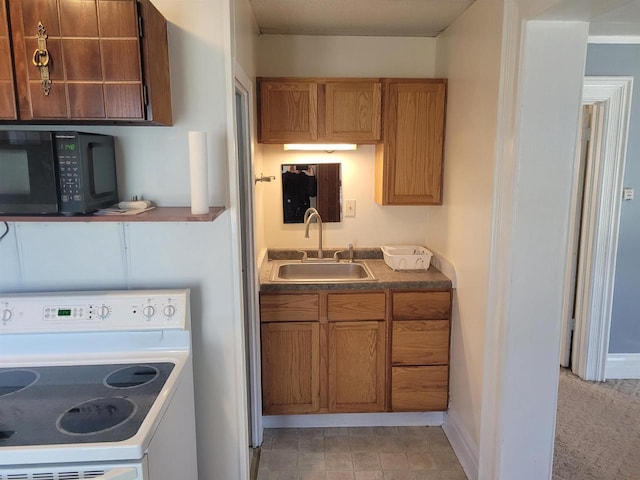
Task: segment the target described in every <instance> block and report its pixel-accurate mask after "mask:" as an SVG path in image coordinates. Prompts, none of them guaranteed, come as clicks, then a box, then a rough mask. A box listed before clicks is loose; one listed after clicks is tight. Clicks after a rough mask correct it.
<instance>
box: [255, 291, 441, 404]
mask: <svg viewBox="0 0 640 480" xmlns="http://www.w3.org/2000/svg"><path fill="white" fill-rule="evenodd" d="M396 296H397V298H396ZM396 300H397V305H394V302H395V301H396ZM450 304H451V293H450V292H449V291H445V292H441V291H438V292H433V291H410V292H406V291H402V292H395V291H393V290H379V291H368V292H353V291H330V292H326V291H317V292H304V293H303V292H299V293H296V292H283V293H280V292H278V293H270V292H269V293H266V292H263V293H262V294H261V295H260V311H261V327H262V332H261V336H262V397H263V398H262V400H263V412H264V414H266V415H283V414H301V413H360V412H384V411H428V410H438V411H440V410H446V408H447V402H448V371H449V370H448V363H449V314H450ZM395 317H397V318H398V319H402V320H395ZM409 318H410V320H408V319H409Z"/></svg>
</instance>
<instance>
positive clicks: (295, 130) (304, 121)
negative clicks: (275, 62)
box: [258, 81, 318, 143]
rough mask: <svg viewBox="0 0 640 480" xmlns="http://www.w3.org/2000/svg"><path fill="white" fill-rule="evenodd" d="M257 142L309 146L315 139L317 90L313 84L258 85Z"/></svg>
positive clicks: (316, 130)
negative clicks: (307, 144)
mask: <svg viewBox="0 0 640 480" xmlns="http://www.w3.org/2000/svg"><path fill="white" fill-rule="evenodd" d="M259 95H260V98H259V103H258V105H259V107H258V108H259V110H260V112H259V118H260V129H259V141H260V142H264V143H290V142H302V143H304V142H313V141H315V140H317V139H318V87H317V84H316V83H315V82H313V81H261V82H259Z"/></svg>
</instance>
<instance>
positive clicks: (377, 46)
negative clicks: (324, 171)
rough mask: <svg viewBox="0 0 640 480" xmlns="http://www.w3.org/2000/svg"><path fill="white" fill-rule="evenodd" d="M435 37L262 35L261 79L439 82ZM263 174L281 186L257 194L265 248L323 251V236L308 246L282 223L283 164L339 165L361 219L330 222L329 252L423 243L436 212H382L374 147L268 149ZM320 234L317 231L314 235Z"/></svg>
mask: <svg viewBox="0 0 640 480" xmlns="http://www.w3.org/2000/svg"><path fill="white" fill-rule="evenodd" d="M435 45H436V40H435V39H433V38H414V37H407V38H403V37H330V36H317V37H314V36H301V35H300V36H284V35H262V36H261V37H260V39H259V59H258V61H259V68H258V75H259V76H277V77H283V76H296V77H305V76H323V77H427V78H429V77H434V76H435ZM261 151H262V159H263V162H264V163H263V171H264V174H265V175H274V176H275V177H276V181H275V182H272V183H267V184H263V185H262V186H261V187H259V190H258V191H259V192H261V193H262V197H261V199H262V203H263V205H264V217H263V220H264V232H265V244H266V246H267V247H272V248H277V247H296V248H307V247H308V248H314V247H315V248H317V242H318V240H317V236H316V235H315V233H314V234H313V235H311V238H309V239H305V238H304V234H303V228H302V225H296V224H294V225H285V224H284V223H283V221H282V183H281V179H280V165H281V164H283V163H336V162H338V163H341V164H342V180H343V188H342V198H343V199H354V200H356V216H355V217H353V218H351V217H349V218H344V221H343V222H340V223H325V227H324V231H325V238H326V240H325V241H324V244H325V245H326V246H327V247H344V246H346V245H347V244H348V243H353V244H354V246H356V247H363V246H380V245H385V244H402V243H416V244H423V243H424V240H425V238H426V232H427V222H426V220H427V214H428V212H429V210H430V209H431V208H438V207H415V206H414V207H396V206H393V207H392V206H385V207H381V206H380V205H378V204H376V203H375V201H374V193H373V192H374V156H375V153H374V152H375V150H374V147H373V146H371V145H360V146H358V150H357V151H356V152H335V153H332V154H325V153H323V152H316V153H301V152H283V150H282V146H281V145H262V146H261ZM312 229H313V230H314V232H315V227H313V228H312Z"/></svg>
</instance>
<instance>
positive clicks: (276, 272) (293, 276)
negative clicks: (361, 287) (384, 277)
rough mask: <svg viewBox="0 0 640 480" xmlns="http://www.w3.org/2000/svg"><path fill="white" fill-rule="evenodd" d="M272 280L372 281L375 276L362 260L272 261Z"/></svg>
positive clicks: (315, 281) (374, 279)
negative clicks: (350, 261) (349, 261)
mask: <svg viewBox="0 0 640 480" xmlns="http://www.w3.org/2000/svg"><path fill="white" fill-rule="evenodd" d="M270 280H271V281H272V282H295V283H334V282H374V281H376V280H377V279H376V277H375V276H374V275H373V273H371V270H370V269H369V266H368V265H367V264H366V263H365V262H362V261H355V262H353V263H348V262H336V261H331V260H327V261H319V260H315V261H307V262H301V261H299V260H298V261H292V260H287V261H274V265H273V267H272V270H271V278H270Z"/></svg>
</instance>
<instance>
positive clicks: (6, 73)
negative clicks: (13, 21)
mask: <svg viewBox="0 0 640 480" xmlns="http://www.w3.org/2000/svg"><path fill="white" fill-rule="evenodd" d="M10 45H11V42H10V41H9V22H8V20H7V2H6V0H0V120H15V119H16V118H17V111H16V95H15V90H14V87H13V65H12V63H11V46H10Z"/></svg>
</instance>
